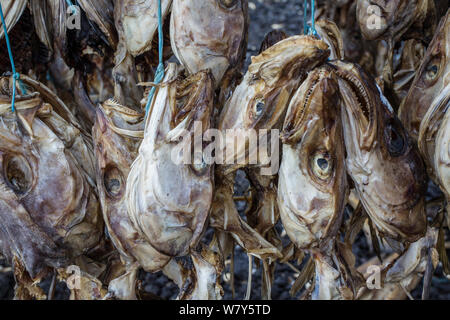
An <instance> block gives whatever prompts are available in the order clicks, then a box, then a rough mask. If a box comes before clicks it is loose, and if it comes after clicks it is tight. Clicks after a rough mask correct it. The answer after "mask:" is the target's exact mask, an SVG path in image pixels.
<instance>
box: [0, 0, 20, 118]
mask: <svg viewBox="0 0 450 320" xmlns="http://www.w3.org/2000/svg"><path fill="white" fill-rule="evenodd" d="M0 18H1V20H2V24H3V31H4V33H5V40H6V46H7V48H8V55H9V61H10V62H11V69H12V76H13V79H14V83H13V94H12V99H11V110H12V112H14V111H15V108H14V105H15V102H16V80H19V86H20V89H21V90H22V92H23V93H24V94H26V90H25V87H24V86H23V84H22V81H21V80H20V74H19V73H17V72H16V66H15V65H14V58H13V54H12V50H11V44H10V42H9V37H8V30H7V28H6V22H5V17H4V15H3V8H2V4H1V3H0Z"/></svg>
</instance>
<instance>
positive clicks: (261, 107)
mask: <svg viewBox="0 0 450 320" xmlns="http://www.w3.org/2000/svg"><path fill="white" fill-rule="evenodd" d="M265 106H266V105H265V104H264V101H262V100H259V101H258V102H256V105H255V115H256V116H257V117H259V116H260V115H261V114H262V113H263V111H264V107H265Z"/></svg>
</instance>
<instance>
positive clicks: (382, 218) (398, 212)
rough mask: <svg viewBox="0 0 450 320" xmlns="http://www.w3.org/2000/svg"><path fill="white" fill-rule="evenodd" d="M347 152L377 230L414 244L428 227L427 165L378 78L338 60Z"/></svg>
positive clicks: (359, 192) (353, 174) (366, 208)
mask: <svg viewBox="0 0 450 320" xmlns="http://www.w3.org/2000/svg"><path fill="white" fill-rule="evenodd" d="M333 64H334V65H335V66H336V68H337V70H336V72H337V74H338V75H339V77H340V79H339V87H340V92H341V98H342V102H343V106H342V121H343V124H344V140H345V145H346V150H347V159H346V165H347V170H348V173H349V175H350V176H351V178H352V179H353V181H354V182H355V187H356V190H357V191H358V194H359V197H360V199H361V202H362V204H363V206H364V208H365V210H366V211H367V213H368V214H369V216H370V218H371V219H372V221H373V222H374V223H375V225H376V227H377V229H378V231H379V232H380V233H381V234H382V235H383V236H386V237H388V238H391V239H395V240H398V241H407V242H413V241H416V240H417V239H419V238H420V237H421V236H423V234H424V233H425V230H426V216H425V210H424V188H425V178H426V175H425V168H424V164H423V162H422V159H421V158H420V155H419V152H418V150H417V148H416V146H415V145H414V144H413V143H412V141H411V138H410V137H409V136H408V134H407V132H406V130H405V129H404V128H403V126H402V124H401V122H400V121H399V120H398V118H397V117H396V116H395V114H394V111H393V109H392V107H391V106H390V104H389V102H388V101H387V99H386V98H385V97H384V96H383V94H382V93H381V90H380V89H379V88H378V87H377V85H376V82H375V80H374V79H373V78H371V77H370V76H368V75H367V74H366V73H365V72H364V71H363V70H362V69H360V68H359V67H358V66H357V65H354V64H351V63H345V62H342V61H335V62H333Z"/></svg>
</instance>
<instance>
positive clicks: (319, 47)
mask: <svg viewBox="0 0 450 320" xmlns="http://www.w3.org/2000/svg"><path fill="white" fill-rule="evenodd" d="M328 55H329V50H328V46H327V44H326V43H325V42H323V41H321V40H317V39H315V38H313V37H310V36H293V37H290V38H287V39H284V40H282V41H280V42H278V43H276V44H274V45H273V46H271V47H269V48H268V49H267V50H265V51H263V52H262V53H261V54H259V55H258V56H256V57H252V63H251V64H250V66H249V69H248V71H247V73H246V74H245V76H244V79H243V80H242V82H241V83H240V84H239V86H238V87H237V88H236V90H235V91H234V93H233V95H232V97H231V98H230V99H229V100H228V101H227V102H226V104H225V106H224V108H223V109H222V112H221V114H220V117H219V123H218V128H219V130H220V131H222V132H223V133H225V132H226V130H244V132H246V131H245V130H249V129H256V130H260V129H267V130H270V129H275V128H280V127H281V126H282V121H283V119H284V115H285V114H286V109H287V107H288V104H289V101H290V99H291V97H292V94H293V92H294V90H295V89H296V88H297V87H298V85H299V83H301V81H303V80H304V79H305V78H306V74H307V72H309V71H310V70H312V69H313V68H314V67H316V66H317V65H320V64H321V63H323V62H324V61H325V60H326V59H327V57H328ZM236 132H237V131H236ZM246 139H248V135H247V137H246ZM240 145H241V146H243V147H245V146H246V144H245V143H242V144H240ZM245 153H246V150H245V149H243V148H239V150H237V151H236V152H235V155H233V156H234V157H235V158H237V159H244V158H248V157H247V156H246V155H245ZM224 168H225V166H224ZM224 168H223V169H224ZM234 169H235V166H233V168H232V169H227V170H234Z"/></svg>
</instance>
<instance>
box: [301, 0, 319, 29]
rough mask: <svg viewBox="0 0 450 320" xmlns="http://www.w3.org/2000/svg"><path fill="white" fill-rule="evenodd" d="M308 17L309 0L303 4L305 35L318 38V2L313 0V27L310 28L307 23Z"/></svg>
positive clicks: (305, 0)
mask: <svg viewBox="0 0 450 320" xmlns="http://www.w3.org/2000/svg"><path fill="white" fill-rule="evenodd" d="M307 17H308V0H304V2H303V33H304V34H305V35H307V34H309V35H314V36H317V31H316V1H315V0H311V27H310V26H308V23H307Z"/></svg>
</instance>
